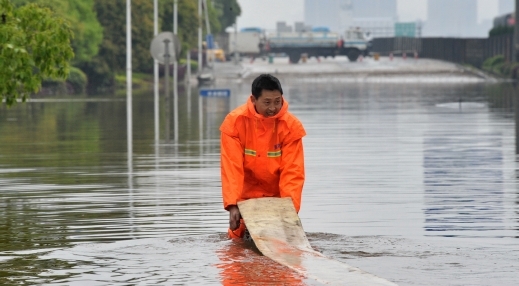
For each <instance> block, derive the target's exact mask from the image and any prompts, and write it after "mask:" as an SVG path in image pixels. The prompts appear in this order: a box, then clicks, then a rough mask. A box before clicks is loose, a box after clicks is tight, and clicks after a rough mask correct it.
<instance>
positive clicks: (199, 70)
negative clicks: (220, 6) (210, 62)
mask: <svg viewBox="0 0 519 286" xmlns="http://www.w3.org/2000/svg"><path fill="white" fill-rule="evenodd" d="M203 66H204V61H203V59H202V0H198V74H202V68H203Z"/></svg>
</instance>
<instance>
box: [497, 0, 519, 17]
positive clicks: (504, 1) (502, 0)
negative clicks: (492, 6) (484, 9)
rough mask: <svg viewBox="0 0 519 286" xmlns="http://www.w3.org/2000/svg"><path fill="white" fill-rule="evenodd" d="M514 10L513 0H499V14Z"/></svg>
mask: <svg viewBox="0 0 519 286" xmlns="http://www.w3.org/2000/svg"><path fill="white" fill-rule="evenodd" d="M514 11H515V0H499V15H504V14H510V13H512V12H514Z"/></svg>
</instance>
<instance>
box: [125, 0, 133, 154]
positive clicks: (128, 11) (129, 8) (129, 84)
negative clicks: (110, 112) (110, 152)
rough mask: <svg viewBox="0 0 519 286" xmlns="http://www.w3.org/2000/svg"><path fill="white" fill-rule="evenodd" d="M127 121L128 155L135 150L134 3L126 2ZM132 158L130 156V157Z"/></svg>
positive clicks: (128, 0) (129, 0)
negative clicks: (133, 111) (133, 84)
mask: <svg viewBox="0 0 519 286" xmlns="http://www.w3.org/2000/svg"><path fill="white" fill-rule="evenodd" d="M126 120H127V132H128V134H127V137H128V154H131V152H132V150H133V146H132V144H133V142H132V138H133V134H132V133H133V132H132V1H131V0H126ZM128 158H130V155H128Z"/></svg>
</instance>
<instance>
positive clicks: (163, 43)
mask: <svg viewBox="0 0 519 286" xmlns="http://www.w3.org/2000/svg"><path fill="white" fill-rule="evenodd" d="M166 48H167V50H166ZM180 51H181V46H180V41H179V39H178V37H177V36H176V35H174V34H173V33H171V32H162V33H160V34H158V35H157V36H155V38H153V40H152V41H151V45H150V53H151V56H152V57H153V58H154V59H156V60H157V61H159V63H161V64H165V62H166V59H165V55H169V57H170V58H169V59H168V62H169V63H168V64H172V63H173V59H174V57H178V55H179V54H180Z"/></svg>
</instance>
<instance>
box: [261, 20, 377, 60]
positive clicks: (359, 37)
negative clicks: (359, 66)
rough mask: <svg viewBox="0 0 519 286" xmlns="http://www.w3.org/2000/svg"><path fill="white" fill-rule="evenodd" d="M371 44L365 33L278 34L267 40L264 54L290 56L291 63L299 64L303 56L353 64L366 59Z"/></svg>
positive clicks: (317, 31)
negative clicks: (339, 59)
mask: <svg viewBox="0 0 519 286" xmlns="http://www.w3.org/2000/svg"><path fill="white" fill-rule="evenodd" d="M368 45H369V43H368V41H367V40H366V39H365V37H364V34H363V33H362V31H360V30H358V29H351V30H347V31H345V32H344V33H343V34H342V35H341V34H339V33H334V32H330V31H329V30H326V29H322V28H320V29H313V30H311V31H308V32H275V33H271V34H269V35H268V36H267V39H266V44H265V52H266V53H271V54H272V53H273V54H285V55H288V57H289V59H290V62H292V63H297V62H299V60H300V58H301V55H302V54H306V55H307V56H308V57H309V58H310V57H335V56H338V55H344V56H347V57H348V59H349V60H350V61H352V62H354V61H357V59H358V58H359V56H360V55H367V54H368V53H369V50H368Z"/></svg>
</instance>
